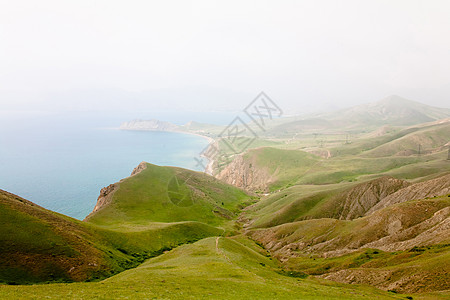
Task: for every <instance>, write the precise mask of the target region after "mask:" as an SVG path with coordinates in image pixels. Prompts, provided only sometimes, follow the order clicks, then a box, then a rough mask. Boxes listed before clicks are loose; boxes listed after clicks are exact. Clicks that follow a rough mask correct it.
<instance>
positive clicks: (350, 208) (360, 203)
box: [330, 176, 410, 220]
mask: <svg viewBox="0 0 450 300" xmlns="http://www.w3.org/2000/svg"><path fill="white" fill-rule="evenodd" d="M409 185H410V183H409V182H407V181H406V180H401V179H396V178H393V177H389V176H383V177H380V178H378V179H375V180H371V181H369V182H364V183H361V184H358V185H357V186H355V187H353V188H351V189H349V190H347V191H345V192H342V193H339V194H338V195H336V196H335V197H334V198H335V199H333V200H334V201H330V202H331V203H333V205H335V206H337V207H339V209H338V211H337V213H336V215H334V216H333V217H334V218H336V219H340V220H352V219H355V218H359V217H362V216H364V215H365V214H366V212H368V211H369V210H371V209H372V208H373V207H374V206H376V205H377V204H378V203H379V202H380V201H381V200H382V199H384V198H385V197H387V196H389V195H391V194H393V193H395V192H397V191H398V190H400V189H403V188H405V187H407V186H409Z"/></svg>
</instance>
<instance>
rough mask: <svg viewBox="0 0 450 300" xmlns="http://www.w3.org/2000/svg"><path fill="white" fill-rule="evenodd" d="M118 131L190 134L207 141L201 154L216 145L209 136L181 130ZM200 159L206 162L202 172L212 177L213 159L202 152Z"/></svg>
mask: <svg viewBox="0 0 450 300" xmlns="http://www.w3.org/2000/svg"><path fill="white" fill-rule="evenodd" d="M117 129H118V130H129V131H154V132H174V133H182V134H190V135H195V136H198V137H201V138H204V139H206V140H207V141H208V146H207V148H205V151H203V152H207V151H206V150H207V149H208V148H209V147H211V145H213V144H214V143H216V140H215V139H214V138H212V137H210V136H206V135H202V134H199V133H196V132H189V131H183V130H152V129H126V128H120V127H118V128H117ZM199 156H200V157H204V158H206V159H207V160H208V164H207V165H206V167H205V169H204V170H203V172H204V173H206V174H208V175H211V176H213V171H214V169H213V166H214V159H212V158H211V157H209V156H207V155H204V154H202V152H200V153H199Z"/></svg>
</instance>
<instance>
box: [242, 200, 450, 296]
mask: <svg viewBox="0 0 450 300" xmlns="http://www.w3.org/2000/svg"><path fill="white" fill-rule="evenodd" d="M449 220H450V197H449V195H444V196H441V197H436V198H432V199H424V200H410V201H406V202H404V203H400V204H395V205H392V206H389V207H387V208H384V209H381V210H379V211H376V212H374V213H372V214H370V215H368V216H365V217H362V218H357V219H352V220H338V219H333V218H315V219H308V220H303V221H297V222H291V223H284V224H282V225H279V226H275V227H270V228H267V229H251V230H249V232H248V234H249V235H250V236H251V237H252V238H253V239H255V240H257V241H258V242H260V243H262V244H263V245H264V246H265V247H266V248H267V249H268V250H270V252H271V253H272V254H273V255H274V256H275V257H277V258H278V259H280V260H281V261H283V264H284V265H285V266H286V267H287V268H289V269H291V270H295V271H302V272H306V273H308V274H311V275H321V276H322V277H324V278H329V279H333V280H337V281H340V282H346V283H365V284H371V285H374V286H377V287H379V288H382V289H386V290H396V291H398V292H424V291H433V290H446V289H448V287H449V282H448V281H449V279H450V278H449V274H450V267H449V264H448V263H447V261H448V259H449V257H450V232H449V229H448V225H449Z"/></svg>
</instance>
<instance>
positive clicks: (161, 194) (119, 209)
mask: <svg viewBox="0 0 450 300" xmlns="http://www.w3.org/2000/svg"><path fill="white" fill-rule="evenodd" d="M141 165H142V166H143V167H142V170H141V171H140V172H139V173H137V174H134V175H133V176H130V177H128V178H126V179H125V180H122V181H121V182H118V183H116V184H115V185H114V188H113V189H112V191H111V192H110V195H107V196H108V197H109V200H108V201H106V202H105V203H103V204H102V205H101V207H98V208H96V209H97V210H96V211H94V212H93V213H92V214H90V215H89V216H88V218H87V221H88V222H89V223H92V224H98V225H102V226H119V227H122V226H124V225H126V224H133V225H142V226H145V225H147V224H149V223H150V224H151V223H152V222H163V223H167V222H186V221H193V222H201V223H204V224H209V225H212V226H222V225H224V224H225V223H227V221H228V220H231V219H233V218H235V217H236V216H237V214H238V212H239V211H240V209H241V208H242V207H244V206H246V205H248V204H249V203H250V202H249V201H251V199H250V197H249V196H248V195H247V194H246V193H245V192H244V191H243V190H241V189H238V188H236V187H233V186H231V185H228V184H225V183H222V182H220V181H219V180H217V179H215V178H214V177H211V176H209V175H206V174H204V173H200V172H195V171H190V170H185V169H181V168H175V167H160V166H156V165H152V164H148V163H143V164H141Z"/></svg>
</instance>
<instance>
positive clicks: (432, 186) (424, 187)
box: [366, 174, 450, 215]
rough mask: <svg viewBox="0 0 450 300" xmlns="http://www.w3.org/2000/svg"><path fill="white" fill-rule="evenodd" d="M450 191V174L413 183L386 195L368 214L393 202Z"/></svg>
mask: <svg viewBox="0 0 450 300" xmlns="http://www.w3.org/2000/svg"><path fill="white" fill-rule="evenodd" d="M449 193H450V174H447V175H444V176H441V177H438V178H435V179H432V180H428V181H425V182H419V183H415V184H412V185H410V186H408V187H406V188H403V189H400V190H398V191H397V192H395V193H393V194H391V195H389V196H386V197H385V198H383V199H382V200H381V201H379V202H378V203H377V204H376V205H374V206H373V207H372V208H371V209H369V210H368V211H367V213H366V215H369V214H371V213H373V212H374V211H377V210H379V209H382V208H385V207H388V206H390V205H392V204H396V203H401V202H405V201H408V200H414V199H424V198H427V197H435V196H441V195H446V194H449Z"/></svg>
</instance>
